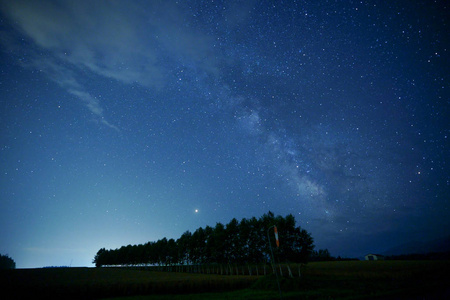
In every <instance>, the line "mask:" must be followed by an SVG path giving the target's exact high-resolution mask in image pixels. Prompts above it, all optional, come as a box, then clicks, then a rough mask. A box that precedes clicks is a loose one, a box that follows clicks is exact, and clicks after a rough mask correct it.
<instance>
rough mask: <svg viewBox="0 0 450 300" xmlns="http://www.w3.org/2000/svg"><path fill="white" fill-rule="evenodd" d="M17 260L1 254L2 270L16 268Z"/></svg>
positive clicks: (0, 267) (0, 266) (0, 265)
mask: <svg viewBox="0 0 450 300" xmlns="http://www.w3.org/2000/svg"><path fill="white" fill-rule="evenodd" d="M15 268H16V262H15V261H14V260H13V259H12V258H11V257H9V256H8V255H1V254H0V270H5V269H15Z"/></svg>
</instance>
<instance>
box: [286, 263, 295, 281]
mask: <svg viewBox="0 0 450 300" xmlns="http://www.w3.org/2000/svg"><path fill="white" fill-rule="evenodd" d="M287 267H288V271H289V277H291V278H294V275H292V271H291V267H289V265H287Z"/></svg>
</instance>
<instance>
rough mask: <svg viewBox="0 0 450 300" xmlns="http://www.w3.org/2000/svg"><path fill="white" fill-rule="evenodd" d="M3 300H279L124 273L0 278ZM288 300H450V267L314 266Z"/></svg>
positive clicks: (194, 280) (223, 279)
mask: <svg viewBox="0 0 450 300" xmlns="http://www.w3.org/2000/svg"><path fill="white" fill-rule="evenodd" d="M0 275H1V276H0V280H1V293H2V295H10V294H11V293H12V294H13V295H14V296H12V297H7V298H5V297H3V296H2V297H1V298H2V299H35V298H39V299H69V298H72V299H99V298H111V299H112V298H114V299H127V300H131V299H133V300H151V299H233V300H237V299H279V298H280V295H279V291H278V286H277V283H276V280H275V277H274V276H273V275H270V276H260V277H256V276H242V275H240V276H225V275H224V276H221V275H207V274H189V273H168V272H151V271H139V270H131V269H121V268H100V269H93V268H66V269H32V270H10V271H2V272H0ZM280 285H281V291H282V298H283V299H450V261H409V262H408V261H377V262H366V261H360V262H357V261H356V262H324V263H309V264H308V265H306V266H304V267H303V268H302V276H301V277H300V278H298V277H296V278H280Z"/></svg>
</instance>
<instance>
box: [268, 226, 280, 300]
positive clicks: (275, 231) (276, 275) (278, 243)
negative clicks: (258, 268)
mask: <svg viewBox="0 0 450 300" xmlns="http://www.w3.org/2000/svg"><path fill="white" fill-rule="evenodd" d="M272 227H273V231H274V234H275V240H276V243H277V247H279V246H280V242H279V241H278V231H277V226H275V225H272V226H270V227H269V228H268V229H267V241H268V243H269V248H270V253H271V254H272V270H273V272H274V273H275V277H276V279H277V285H278V292H279V293H280V299H282V295H281V287H280V281H279V280H278V273H277V270H276V269H275V258H274V256H273V250H272V245H271V243H270V235H269V230H270V229H271V228H272Z"/></svg>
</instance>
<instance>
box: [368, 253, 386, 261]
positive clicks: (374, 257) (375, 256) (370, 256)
mask: <svg viewBox="0 0 450 300" xmlns="http://www.w3.org/2000/svg"><path fill="white" fill-rule="evenodd" d="M364 257H365V259H366V260H384V256H383V255H381V254H367V255H366V256H364Z"/></svg>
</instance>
